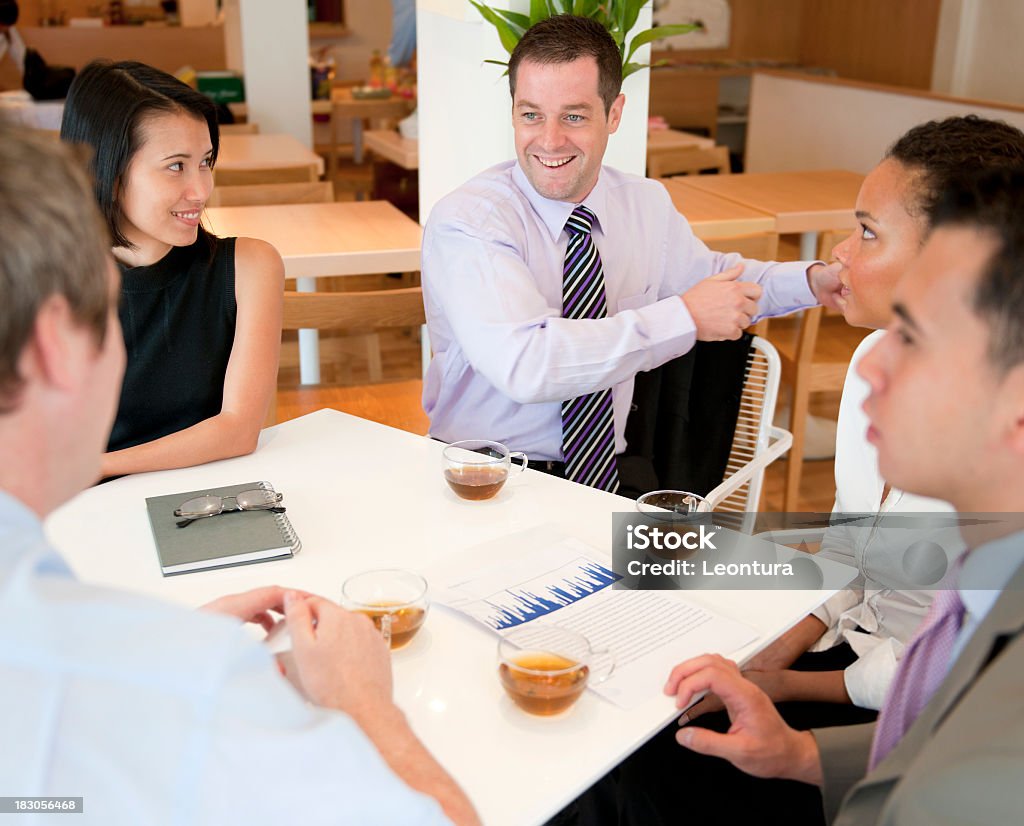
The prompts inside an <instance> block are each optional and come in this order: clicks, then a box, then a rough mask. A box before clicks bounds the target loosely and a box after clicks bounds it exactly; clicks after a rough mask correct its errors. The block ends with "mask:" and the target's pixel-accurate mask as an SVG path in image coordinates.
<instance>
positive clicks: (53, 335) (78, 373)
mask: <svg viewBox="0 0 1024 826" xmlns="http://www.w3.org/2000/svg"><path fill="white" fill-rule="evenodd" d="M90 341H91V335H90V333H89V331H88V330H87V329H86V328H85V327H84V326H83V325H82V324H80V323H78V322H77V321H76V319H75V317H74V314H73V313H72V312H71V307H70V305H69V304H68V300H67V298H65V297H64V296H63V295H51V296H49V297H48V298H47V299H46V300H45V301H44V302H43V303H42V305H41V306H40V308H39V312H38V313H36V320H35V323H34V324H33V325H32V334H31V336H30V337H29V340H28V343H27V344H26V346H25V349H24V350H23V351H22V354H21V358H20V359H19V368H20V373H21V375H22V376H23V377H24V378H25V380H26V381H32V380H35V381H38V382H41V383H42V384H44V385H47V386H49V387H52V388H54V389H58V390H71V389H73V388H74V387H75V386H76V385H77V384H78V383H79V382H81V381H82V379H83V377H84V375H85V373H86V371H85V369H84V368H85V365H86V361H87V360H88V355H89V349H90V348H89V343H90Z"/></svg>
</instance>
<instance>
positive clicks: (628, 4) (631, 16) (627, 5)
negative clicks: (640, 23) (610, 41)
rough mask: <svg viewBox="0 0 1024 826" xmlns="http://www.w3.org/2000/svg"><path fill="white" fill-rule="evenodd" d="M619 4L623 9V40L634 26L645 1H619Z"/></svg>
mask: <svg viewBox="0 0 1024 826" xmlns="http://www.w3.org/2000/svg"><path fill="white" fill-rule="evenodd" d="M620 2H621V3H622V8H623V16H622V36H623V38H625V36H626V35H627V34H629V31H630V29H632V28H633V27H634V26H635V25H636V21H637V18H638V17H640V9H642V8H643V7H644V3H645V2H647V0H620Z"/></svg>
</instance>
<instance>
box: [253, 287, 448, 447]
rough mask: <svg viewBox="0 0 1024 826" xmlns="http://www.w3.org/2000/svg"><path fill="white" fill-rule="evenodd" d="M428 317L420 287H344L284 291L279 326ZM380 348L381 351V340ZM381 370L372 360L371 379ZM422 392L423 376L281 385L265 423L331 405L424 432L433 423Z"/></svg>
mask: <svg viewBox="0 0 1024 826" xmlns="http://www.w3.org/2000/svg"><path fill="white" fill-rule="evenodd" d="M426 320H427V318H426V313H425V312H424V309H423V290H422V289H421V288H420V287H404V288H400V289H397V290H367V291H364V292H340V293H320V292H315V293H300V292H291V291H286V292H285V294H284V312H283V316H282V323H281V327H282V329H284V330H302V329H317V330H336V329H359V330H366V329H368V328H370V329H380V328H385V327H417V326H420V325H422V324H425V323H426ZM377 349H378V353H379V343H378V344H377ZM378 360H379V355H378ZM375 372H376V373H377V374H378V377H377V378H375V376H374V374H375ZM379 373H380V365H379V364H377V366H376V369H375V368H374V366H373V365H372V364H371V366H370V376H371V381H377V380H379ZM304 391H307V392H306V393H304ZM422 393H423V382H422V381H419V380H417V381H415V382H402V383H398V384H370V385H368V386H362V387H345V388H336V389H330V388H320V389H319V390H318V391H314V390H313V388H299V389H298V390H297V391H278V394H277V396H276V397H275V400H274V403H273V404H272V405H271V409H270V410H269V411H268V413H267V418H266V422H265V424H266V425H267V426H269V425H272V424H274V423H275V422H276V421H277V420H278V416H279V415H280V414H283V419H286V418H290V417H291V416H294V415H302V413H305V412H309V411H310V410H313V409H319V407H323V406H325V405H328V406H331V407H336V408H337V409H339V410H343V411H345V412H347V413H352V414H353V415H356V416H361V417H363V418H367V419H371V420H373V421H377V422H380V423H381V424H387V425H390V426H392V427H398V428H400V429H403V430H409V431H411V432H414V433H420V434H423V433H426V432H427V427H428V424H429V423H428V420H427V416H426V413H424V412H423V407H422V405H421V403H420V397H421V396H422ZM283 419H282V420H283Z"/></svg>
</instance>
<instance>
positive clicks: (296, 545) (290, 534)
mask: <svg viewBox="0 0 1024 826" xmlns="http://www.w3.org/2000/svg"><path fill="white" fill-rule="evenodd" d="M260 489H261V490H265V491H268V492H270V493H276V492H277V491H275V490H274V486H273V485H272V484H270V482H260ZM274 521H275V522H277V527H278V529H279V530H280V531H281V535H282V536H283V537H284V541H285V542H286V543H287V544H288V545H289V546H290V547H291V549H292V554H293V555H294V554H297V553H298V552H299V551H301V550H302V540H301V539H299V535H298V534H297V533H295V528H293V527H292V523H291V520H290V519H289V518H288V515H287V514H284V513H275V514H274Z"/></svg>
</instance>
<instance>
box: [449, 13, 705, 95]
mask: <svg viewBox="0 0 1024 826" xmlns="http://www.w3.org/2000/svg"><path fill="white" fill-rule="evenodd" d="M469 2H470V3H472V4H473V6H474V7H475V8H476V10H477V11H478V12H480V14H481V15H482V16H483V18H484V19H485V20H486V21H487V22H488V23H490V24H491V25H492V26H494V28H495V29H497V31H498V37H499V38H500V40H501V45H502V46H504V47H505V51H507V52H508V53H509V54H512V50H513V49H515V47H516V44H517V43H518V42H519V40H520V38H521V37H522V36H523V34H524V33H525V32H526V30H527V29H528V28H530V27H531V26H533V25H534V24H536V23H539V22H540V21H541V20H546V19H547V18H549V17H552V16H553V15H556V14H575V15H578V16H580V17H591V18H593V19H594V20H597V21H598V22H599V23H601V25H603V26H604V27H605V28H606V29H607V30H608V31H609V32H610V33H611V36H612V37H613V38H615V42H616V43H617V44H618V46H619V51H620V52H622V76H623V78H626V77H629V75H631V74H633V72H636V71H638V70H639V69H646V68H648V66H649V64H647V63H634V62H633V60H632V58H633V55H634V54H635V53H636V50H637V49H639V48H640V47H641V46H644V45H646V44H648V43H651V42H652V41H654V40H660V39H661V38H663V37H672V36H673V35H677V34H686V33H687V32H692V31H696V30H699V29H701V28H702V27H701V25H700V24H699V23H681V24H676V25H672V26H656V27H654V28H652V29H645V30H644V31H642V32H639V33H638V34H636V35H634V36H633V38H632V40H630V41H629V45H628V47H627V45H626V36H627V35H628V34H629V33H630V31H631V30H632V29H633V27H634V26H635V25H636V22H637V18H638V17H639V16H640V10H641V9H642V8H643V7H644V5H645V4H646V3H647V0H530V13H529V14H523V13H522V12H514V11H508V10H506V9H497V8H494V7H492V6H488V5H486V4H484V3H478V2H476V0H469ZM486 62H487V63H495V64H497V65H499V66H507V65H508V63H507V62H505V61H501V60H488V61H486Z"/></svg>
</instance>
